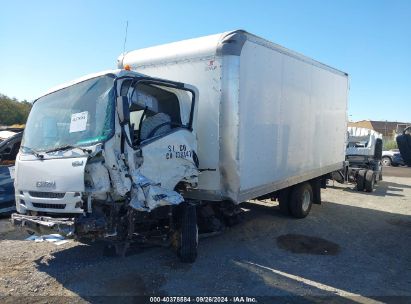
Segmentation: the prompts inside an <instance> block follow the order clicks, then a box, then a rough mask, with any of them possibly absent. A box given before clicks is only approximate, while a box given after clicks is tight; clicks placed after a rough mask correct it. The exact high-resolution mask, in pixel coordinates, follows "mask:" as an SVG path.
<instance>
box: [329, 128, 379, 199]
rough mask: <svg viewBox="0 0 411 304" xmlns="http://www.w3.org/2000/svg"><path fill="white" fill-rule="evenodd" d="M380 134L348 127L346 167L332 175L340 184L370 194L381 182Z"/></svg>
mask: <svg viewBox="0 0 411 304" xmlns="http://www.w3.org/2000/svg"><path fill="white" fill-rule="evenodd" d="M382 146H383V143H382V134H380V133H378V132H375V131H373V130H370V129H366V128H358V127H348V132H347V149H346V157H345V159H346V161H347V163H346V166H345V168H344V170H343V171H337V172H334V173H333V174H332V176H333V179H334V180H336V181H338V182H340V183H344V182H352V183H356V184H357V190H358V191H364V190H365V191H367V192H372V191H373V190H374V184H375V183H376V182H377V181H378V180H382V164H381V159H382Z"/></svg>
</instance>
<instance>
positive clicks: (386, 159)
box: [381, 157, 390, 166]
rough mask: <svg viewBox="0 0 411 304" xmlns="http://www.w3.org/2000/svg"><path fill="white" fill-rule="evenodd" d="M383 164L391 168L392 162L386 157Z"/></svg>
mask: <svg viewBox="0 0 411 304" xmlns="http://www.w3.org/2000/svg"><path fill="white" fill-rule="evenodd" d="M381 162H382V164H383V165H384V166H389V165H390V160H389V159H388V158H386V157H385V158H383V159H382V161H381Z"/></svg>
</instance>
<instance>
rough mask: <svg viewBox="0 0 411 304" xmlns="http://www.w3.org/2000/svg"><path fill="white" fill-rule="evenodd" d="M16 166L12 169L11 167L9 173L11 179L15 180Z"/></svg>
mask: <svg viewBox="0 0 411 304" xmlns="http://www.w3.org/2000/svg"><path fill="white" fill-rule="evenodd" d="M14 168H15V167H14V166H12V167H9V172H10V178H11V179H14Z"/></svg>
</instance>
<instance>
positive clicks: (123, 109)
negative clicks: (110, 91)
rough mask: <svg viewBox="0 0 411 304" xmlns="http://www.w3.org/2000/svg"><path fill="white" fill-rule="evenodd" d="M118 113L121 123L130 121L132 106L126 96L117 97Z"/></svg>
mask: <svg viewBox="0 0 411 304" xmlns="http://www.w3.org/2000/svg"><path fill="white" fill-rule="evenodd" d="M117 113H118V117H119V119H120V123H121V124H123V125H124V124H127V123H129V122H130V108H129V104H128V98H127V97H126V96H119V97H117Z"/></svg>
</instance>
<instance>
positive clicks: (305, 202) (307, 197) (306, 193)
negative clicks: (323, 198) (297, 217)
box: [302, 190, 311, 212]
mask: <svg viewBox="0 0 411 304" xmlns="http://www.w3.org/2000/svg"><path fill="white" fill-rule="evenodd" d="M310 200H311V197H310V192H309V191H308V190H305V191H304V193H303V205H302V209H303V211H304V212H306V211H307V210H308V208H309V207H310Z"/></svg>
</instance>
